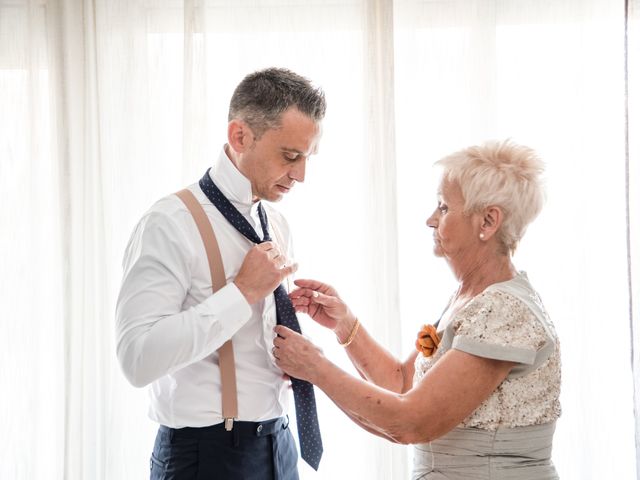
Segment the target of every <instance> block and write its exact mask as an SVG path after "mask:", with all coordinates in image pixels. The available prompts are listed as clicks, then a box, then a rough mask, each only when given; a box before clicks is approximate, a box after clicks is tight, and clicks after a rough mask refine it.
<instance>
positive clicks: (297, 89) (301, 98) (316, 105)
mask: <svg viewBox="0 0 640 480" xmlns="http://www.w3.org/2000/svg"><path fill="white" fill-rule="evenodd" d="M291 107H295V108H297V109H298V110H299V111H300V112H302V113H304V114H305V115H307V116H308V117H309V118H311V119H313V120H315V121H316V122H320V121H321V120H322V119H323V118H324V114H325V111H326V109H327V104H326V101H325V98H324V92H323V91H322V89H320V88H318V87H315V86H313V85H312V84H311V82H310V81H309V80H308V79H306V78H304V77H302V76H300V75H298V74H297V73H294V72H292V71H291V70H287V69H285V68H267V69H265V70H259V71H257V72H253V73H250V74H249V75H247V76H246V77H244V79H243V80H242V81H241V82H240V84H239V85H238V86H237V87H236V89H235V91H234V92H233V95H232V97H231V102H230V104H229V121H231V120H233V119H239V120H242V121H244V122H246V123H247V124H248V125H249V128H251V130H252V131H253V134H254V135H255V137H256V139H258V138H260V136H262V134H263V133H264V132H265V131H267V130H269V129H272V128H277V127H279V126H280V119H281V118H280V117H281V115H282V113H283V112H284V111H285V110H287V109H288V108H291Z"/></svg>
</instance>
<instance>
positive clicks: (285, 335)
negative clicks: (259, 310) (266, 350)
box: [272, 325, 326, 383]
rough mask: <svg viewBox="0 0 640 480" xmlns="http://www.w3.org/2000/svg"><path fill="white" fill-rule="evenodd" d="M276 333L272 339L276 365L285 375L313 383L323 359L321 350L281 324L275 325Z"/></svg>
mask: <svg viewBox="0 0 640 480" xmlns="http://www.w3.org/2000/svg"><path fill="white" fill-rule="evenodd" d="M274 330H275V332H276V333H277V334H278V336H277V337H276V338H274V340H273V350H272V352H273V356H274V357H275V359H276V365H278V367H280V368H281V369H282V371H283V372H284V373H286V374H287V375H289V376H291V377H293V378H298V379H300V380H307V381H309V382H311V383H315V382H316V381H317V378H318V373H319V372H320V371H321V368H322V365H324V362H323V361H324V360H326V358H325V356H324V354H323V353H322V350H321V349H320V348H319V347H317V346H316V345H314V344H313V343H312V342H310V341H309V340H307V339H306V338H305V337H303V336H302V335H300V334H299V333H296V332H294V331H293V330H291V329H289V328H287V327H284V326H282V325H276V327H275V329H274Z"/></svg>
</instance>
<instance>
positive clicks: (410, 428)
mask: <svg viewBox="0 0 640 480" xmlns="http://www.w3.org/2000/svg"><path fill="white" fill-rule="evenodd" d="M374 370H375V369H374ZM316 372H317V374H316V376H314V378H312V379H311V381H312V383H314V384H315V385H316V386H317V387H318V388H320V389H321V390H322V391H323V392H325V394H326V395H327V396H328V397H329V398H331V400H332V401H333V402H334V403H335V404H336V405H337V406H338V407H339V408H340V409H341V410H343V411H344V412H345V413H346V414H347V415H348V416H349V417H350V418H351V419H352V420H353V421H354V422H356V423H357V424H358V425H359V426H360V427H362V428H363V429H365V430H367V431H368V432H370V433H373V434H375V435H377V436H380V437H383V438H385V439H387V440H390V441H392V442H396V443H411V442H413V441H414V440H415V433H416V432H415V428H414V425H415V423H414V422H413V421H412V420H411V419H412V417H413V416H414V413H413V412H412V411H411V408H410V405H409V404H408V402H407V401H406V399H405V398H404V396H403V395H402V394H398V393H394V392H390V391H387V390H385V389H384V388H380V387H379V386H376V385H373V384H371V383H369V382H366V381H363V380H360V379H358V378H355V377H353V376H351V375H349V374H348V373H346V372H344V371H343V370H341V369H340V368H338V367H337V366H335V365H334V364H333V363H331V362H330V361H329V360H326V359H325V360H324V362H323V365H322V366H321V367H320V368H318V369H317V370H316Z"/></svg>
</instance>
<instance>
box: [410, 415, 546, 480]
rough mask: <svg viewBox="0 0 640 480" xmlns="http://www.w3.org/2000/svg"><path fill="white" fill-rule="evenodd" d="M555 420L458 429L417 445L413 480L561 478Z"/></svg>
mask: <svg viewBox="0 0 640 480" xmlns="http://www.w3.org/2000/svg"><path fill="white" fill-rule="evenodd" d="M555 427H556V424H555V422H551V423H547V424H544V425H535V426H531V427H519V428H503V429H498V430H496V431H489V430H482V429H479V428H455V429H453V430H452V431H450V432H449V433H447V434H446V435H444V436H442V437H440V438H439V439H437V440H434V441H433V442H431V443H423V444H419V445H415V449H414V462H413V463H414V464H413V476H412V479H413V480H470V479H473V480H557V479H558V474H557V473H556V469H555V467H554V466H553V463H552V462H551V444H552V441H553V432H554V431H555Z"/></svg>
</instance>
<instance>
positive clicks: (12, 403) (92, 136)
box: [0, 0, 640, 480]
mask: <svg viewBox="0 0 640 480" xmlns="http://www.w3.org/2000/svg"><path fill="white" fill-rule="evenodd" d="M626 10H627V11H628V12H629V13H631V14H633V15H630V16H629V19H630V20H629V23H628V25H629V27H630V28H629V36H628V39H627V42H628V48H627V51H628V52H629V65H628V66H629V68H628V70H629V79H628V83H627V85H628V89H629V95H628V105H629V141H628V142H627V143H628V145H629V150H628V156H627V157H626V158H628V159H629V160H628V162H626V163H625V154H626V153H627V151H626V148H625V145H626V142H625V95H624V92H625V56H624V52H625V49H624V45H625V37H624V31H625V21H624V19H625V4H624V2H622V1H620V2H611V1H608V0H556V1H554V2H539V1H534V0H519V1H505V0H502V1H499V0H467V1H459V0H445V1H430V0H422V1H410V0H396V1H391V0H332V1H326V0H312V1H307V0H287V1H283V0H263V1H248V0H234V1H224V0H198V1H196V0H185V1H182V0H144V1H143V0H0V187H1V188H0V222H1V225H2V230H1V231H2V234H1V236H0V247H2V248H0V264H1V265H2V271H3V273H4V275H3V276H2V279H1V280H0V281H1V282H2V288H0V299H1V301H2V303H1V305H2V307H3V311H4V316H3V319H2V321H0V361H1V362H2V368H0V384H1V385H3V395H1V396H0V422H1V423H0V426H1V427H2V430H3V433H4V435H3V436H2V439H1V440H0V478H7V479H21V480H22V479H40V478H52V479H62V478H65V479H89V478H91V479H138V478H145V477H146V476H147V474H148V473H147V472H148V457H149V453H150V449H151V446H152V441H153V436H154V433H155V425H154V424H152V422H150V421H149V420H147V419H146V408H147V398H146V393H145V391H144V390H136V389H134V388H133V387H131V386H129V385H128V384H127V383H126V381H125V380H124V379H123V376H122V374H121V373H120V371H119V368H118V366H117V362H116V359H115V354H114V339H113V309H114V303H115V297H116V294H117V290H118V286H119V282H120V275H121V270H120V260H121V256H122V253H123V250H124V246H125V244H126V241H127V240H128V237H129V234H130V232H131V230H132V228H133V226H134V224H135V222H136V221H137V220H138V218H139V217H140V215H141V214H142V213H143V212H144V211H145V209H146V208H148V207H149V206H150V205H151V204H152V203H153V202H154V201H155V200H156V199H158V198H159V197H161V196H163V195H166V194H167V193H169V192H172V191H176V190H177V189H179V188H180V187H182V186H184V185H187V184H189V183H191V182H193V181H194V180H195V179H197V178H199V176H200V175H201V174H202V172H203V171H204V170H205V169H206V168H207V166H208V165H209V164H210V161H211V157H212V155H215V154H216V153H217V150H218V149H219V148H220V146H221V145H222V143H223V142H224V136H225V125H226V109H227V105H228V101H229V97H230V95H231V93H232V90H233V87H234V86H235V85H236V84H237V83H238V81H239V80H240V79H241V78H242V77H243V76H244V75H245V74H246V73H248V72H250V71H252V70H255V69H257V68H262V67H266V66H271V65H278V66H286V67H289V68H291V69H293V70H295V71H298V72H300V73H302V74H304V75H306V76H308V77H309V78H311V79H313V80H314V81H315V82H316V83H318V84H319V85H322V86H323V87H324V89H325V91H326V93H327V99H328V103H329V109H328V113H327V118H326V121H325V125H324V134H323V141H322V144H321V149H320V153H319V155H318V156H317V157H314V158H313V160H312V161H311V164H310V166H309V171H308V175H307V181H306V182H305V185H301V186H300V188H298V189H297V191H296V192H293V193H292V194H291V197H289V198H287V199H286V200H285V201H283V202H282V204H281V205H279V207H280V208H281V210H283V211H284V212H285V213H286V215H287V216H288V218H289V220H290V223H291V224H292V226H293V229H294V237H295V243H296V260H297V261H298V262H299V263H300V266H301V268H300V271H299V273H298V276H300V277H314V278H318V279H322V280H326V281H328V282H330V283H333V284H334V285H335V286H336V287H337V288H338V289H339V291H341V293H342V295H343V296H344V297H345V298H346V299H347V300H348V301H349V302H350V304H351V306H352V308H353V309H354V310H356V311H357V312H358V314H359V316H360V317H361V318H362V319H363V321H364V322H365V323H366V325H367V328H369V329H370V331H372V332H373V333H374V335H375V336H376V337H377V338H378V339H379V340H380V341H381V342H382V343H384V344H385V345H387V346H388V347H389V348H390V349H391V350H392V351H393V352H394V353H396V354H398V355H402V356H404V355H406V354H407V353H408V351H409V349H410V348H411V346H412V345H413V335H414V332H415V330H416V329H417V328H418V327H419V326H420V325H421V324H422V323H424V322H426V321H432V320H433V319H435V317H437V315H438V314H439V313H440V310H441V309H442V307H443V304H444V302H445V301H446V298H448V296H449V294H450V292H451V290H452V288H453V279H452V277H451V275H450V273H449V271H448V269H447V267H446V266H445V265H444V264H443V262H442V261H441V260H438V259H434V258H433V257H432V256H431V253H430V252H431V240H430V234H429V232H428V231H427V228H426V227H425V225H424V221H425V220H426V217H427V216H428V214H429V212H430V211H431V209H432V208H433V206H434V192H435V185H436V182H437V177H436V175H435V172H434V171H432V169H431V164H432V163H433V162H434V161H435V160H437V159H438V158H439V157H441V156H442V155H444V154H446V153H449V152H451V151H453V150H456V149H458V148H461V147H462V146H465V145H467V144H469V143H471V142H477V141H481V140H483V139H485V138H502V137H506V136H510V137H513V138H514V139H515V140H517V141H521V142H523V143H527V144H529V145H531V146H533V147H534V148H537V149H538V150H539V151H540V153H541V154H542V156H543V157H544V158H545V159H546V160H547V164H548V171H547V177H548V204H547V206H546V208H545V210H544V211H543V214H542V216H541V217H540V218H539V219H538V221H537V222H536V223H535V224H534V225H533V226H532V227H531V229H530V231H529V233H528V234H527V236H526V237H525V241H524V243H523V244H522V246H521V249H520V251H519V252H518V255H517V258H516V263H517V266H518V267H520V268H522V269H525V270H527V271H528V272H529V276H530V278H531V279H532V281H533V282H534V284H535V285H536V286H537V287H538V289H539V290H540V293H541V294H542V296H543V299H544V300H545V303H546V304H547V307H548V309H549V310H550V312H551V315H552V317H553V319H554V321H555V323H556V327H557V329H558V331H559V334H560V337H561V339H562V347H563V361H564V383H563V394H562V395H563V397H562V401H563V407H564V414H563V417H562V419H561V421H560V423H559V427H558V434H557V437H556V438H557V440H556V445H555V449H554V461H555V462H556V464H557V466H558V469H559V470H560V474H561V476H562V478H563V479H588V478H594V479H595V478H632V477H633V476H634V475H635V473H634V472H635V467H636V461H635V455H636V454H635V449H634V401H633V398H634V396H633V392H634V389H633V387H634V385H633V379H634V374H633V372H632V369H631V366H632V363H631V361H630V358H631V355H630V353H631V352H634V357H633V358H634V361H635V363H636V364H637V362H638V360H637V358H638V353H637V352H638V351H640V348H639V347H636V348H635V349H631V348H630V346H631V345H632V341H633V342H635V343H637V339H636V338H635V336H637V331H638V328H636V329H634V330H633V331H634V332H635V336H634V337H632V336H631V333H630V328H629V326H630V308H629V305H631V303H630V295H634V298H635V300H636V302H635V304H634V305H635V308H636V311H637V305H638V302H639V301H640V299H639V298H638V291H637V286H635V287H634V285H633V284H632V283H631V282H630V279H631V278H633V277H632V275H631V273H633V272H636V275H635V278H638V274H637V266H635V264H634V265H633V266H634V268H635V270H633V268H631V266H632V264H631V263H630V258H631V254H632V253H637V252H635V250H629V252H630V253H629V255H627V251H628V248H627V237H628V236H627V235H626V234H625V232H627V225H628V224H627V216H626V215H625V211H626V209H625V205H626V204H627V203H628V204H629V206H630V208H629V218H630V219H631V220H630V221H631V223H629V225H630V226H631V228H630V230H629V232H630V234H629V235H630V237H629V238H630V241H629V245H630V246H632V245H634V242H633V239H634V238H635V239H636V243H637V222H636V223H633V219H634V213H635V215H636V216H637V211H635V210H634V208H636V206H637V200H638V196H637V185H636V183H637V181H638V178H637V165H635V164H634V162H633V158H635V159H636V160H637V155H638V146H637V135H636V136H634V134H633V132H634V130H633V125H635V124H637V118H636V116H637V115H638V104H637V95H638V94H637V92H636V91H635V90H634V88H635V86H634V84H633V81H632V79H633V78H635V79H636V80H637V68H638V57H637V52H638V51H640V49H639V48H635V50H634V48H632V44H633V45H636V46H637V43H638V40H637V39H638V34H637V18H638V16H637V11H638V3H637V0H633V1H630V2H628V8H627V9H626ZM634 42H635V43H634ZM633 52H635V53H633ZM633 75H635V77H634V76H633ZM636 83H637V82H636ZM634 95H635V96H634ZM634 115H635V116H634ZM634 122H635V123H634ZM634 142H636V143H634ZM634 156H635V157H634ZM635 163H637V161H636V162H635ZM625 169H627V170H628V171H626V170H625ZM634 169H635V170H634ZM625 175H627V178H628V179H629V186H630V189H629V196H628V198H627V196H625ZM634 182H635V183H634ZM634 195H635V196H634ZM636 210H637V208H636ZM634 229H635V230H634ZM634 235H635V236H634ZM636 263H637V262H636ZM629 286H631V288H629ZM634 288H635V290H634ZM381 292H384V293H383V294H381ZM638 317H639V316H638V315H637V314H636V315H635V317H634V318H635V319H636V321H637V319H638ZM303 328H305V329H306V331H307V333H308V334H310V335H311V336H312V337H313V338H314V339H315V340H317V341H318V342H319V343H321V344H322V345H323V346H324V347H325V352H326V354H327V355H328V356H330V357H331V358H332V359H335V360H336V361H337V362H338V363H339V364H340V365H342V366H344V368H347V369H350V370H351V371H352V369H351V367H350V366H349V364H348V361H347V359H346V357H345V355H344V353H343V352H341V351H340V348H339V347H338V346H337V345H336V342H335V339H334V338H333V337H332V336H331V335H330V334H329V333H328V332H326V331H323V330H321V329H320V328H315V327H314V326H313V325H311V323H310V322H309V321H307V320H304V319H303ZM636 376H637V371H636ZM638 383H640V382H638ZM614 406H615V407H614ZM319 409H320V419H321V422H322V425H323V435H324V438H325V445H326V449H325V457H324V459H323V464H322V466H321V469H320V472H319V473H317V474H316V473H314V472H312V471H310V470H308V469H306V467H305V465H304V464H301V469H302V471H301V472H302V477H303V478H308V479H311V478H378V479H388V478H394V479H395V478H398V479H400V478H407V476H408V471H409V467H408V465H409V460H410V453H408V452H409V450H408V449H407V448H405V447H401V446H393V445H390V444H388V443H385V442H383V441H382V440H379V439H377V438H375V437H372V436H370V435H368V434H366V433H364V432H362V431H360V430H359V429H358V428H357V427H355V426H354V425H353V424H351V423H350V422H349V421H348V420H347V419H346V417H344V416H343V415H342V413H341V412H339V411H338V410H337V409H336V408H335V406H333V404H332V403H331V402H330V401H328V400H327V399H326V398H325V397H324V396H323V395H321V394H320V395H319ZM575 438H579V439H580V441H579V442H576V441H575Z"/></svg>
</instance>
